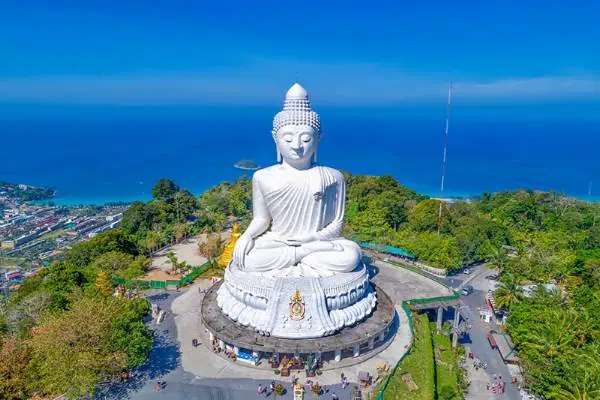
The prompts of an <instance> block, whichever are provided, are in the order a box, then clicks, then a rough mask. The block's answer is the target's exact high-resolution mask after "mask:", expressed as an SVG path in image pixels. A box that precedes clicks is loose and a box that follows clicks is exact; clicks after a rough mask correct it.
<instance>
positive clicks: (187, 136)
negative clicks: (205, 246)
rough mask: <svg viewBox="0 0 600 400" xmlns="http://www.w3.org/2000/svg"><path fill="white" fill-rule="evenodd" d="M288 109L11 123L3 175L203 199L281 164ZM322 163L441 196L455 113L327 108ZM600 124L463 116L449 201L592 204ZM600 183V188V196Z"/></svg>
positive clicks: (3, 135) (454, 141) (72, 194)
mask: <svg viewBox="0 0 600 400" xmlns="http://www.w3.org/2000/svg"><path fill="white" fill-rule="evenodd" d="M276 111H277V110H276V109H270V108H259V107H254V108H231V109H225V108H210V107H209V108H199V109H197V110H195V109H192V110H190V109H185V110H182V109H178V108H170V109H169V108H167V109H160V108H159V109H152V108H138V109H130V110H127V109H126V110H124V111H123V110H121V111H118V112H117V111H115V110H103V109H98V110H93V112H92V111H90V110H87V111H79V112H71V113H63V112H57V111H55V110H54V111H53V110H45V111H44V112H39V110H37V112H36V113H35V115H34V116H32V117H29V116H28V115H27V114H26V113H22V112H21V114H19V115H15V116H11V115H10V113H5V114H3V115H1V116H2V118H1V119H0V139H1V141H0V180H6V181H9V182H17V183H27V184H33V185H47V186H52V187H54V188H55V189H56V191H57V197H56V199H55V202H56V203H58V204H100V203H106V202H114V201H133V200H138V199H139V200H144V199H148V198H149V197H150V192H151V188H152V186H153V184H154V183H155V182H156V181H157V180H158V179H160V178H163V177H166V178H171V179H173V180H174V181H175V182H176V183H178V184H179V185H180V186H182V187H185V188H188V189H189V190H191V191H192V192H194V193H200V192H202V191H204V190H205V189H207V188H209V187H211V186H213V185H216V184H218V183H219V182H221V181H224V180H233V179H235V178H236V177H238V176H240V175H242V174H244V173H246V174H248V172H245V171H241V170H239V169H236V168H234V166H233V165H234V163H235V162H236V161H238V160H240V159H252V160H254V161H255V162H256V163H258V164H259V165H260V166H267V165H270V164H272V163H274V162H275V157H276V153H275V146H274V143H273V140H272V137H271V132H270V131H271V121H272V117H273V115H274V113H275V112H276ZM317 111H319V112H320V113H321V118H322V123H323V127H324V132H323V136H322V141H321V146H320V148H319V162H320V163H321V164H323V165H330V166H333V167H335V168H338V169H341V170H346V171H350V172H352V173H353V174H370V175H382V174H389V175H392V176H394V177H395V178H396V179H398V181H400V182H401V183H402V184H404V185H406V186H408V187H410V188H412V189H415V190H416V191H418V192H420V193H423V194H427V195H432V196H439V195H440V188H439V186H440V168H441V158H442V150H443V142H444V119H445V115H444V111H443V108H442V109H441V110H438V111H440V112H437V114H435V113H431V114H422V115H418V116H414V115H410V113H395V112H393V110H391V111H390V110H388V111H387V112H378V111H377V110H374V111H373V110H372V111H369V110H366V111H365V110H351V109H319V110H317ZM599 132H600V122H598V121H593V120H587V121H585V120H584V121H571V120H554V121H546V120H544V119H543V118H537V119H533V120H527V119H526V118H521V119H519V120H510V119H506V118H494V117H485V118H472V117H469V116H465V115H461V114H460V112H455V113H454V115H453V118H452V121H451V125H450V131H449V136H448V157H447V167H446V179H445V190H444V193H443V195H444V196H445V197H451V196H452V197H468V196H476V195H479V194H480V193H482V192H484V191H489V192H495V191H500V190H512V189H517V188H528V189H541V190H553V191H559V192H564V193H567V194H569V195H573V196H576V197H579V198H584V199H590V200H594V199H598V198H599V197H597V196H596V193H600V163H599V161H598V150H599V149H600V136H599V135H598V133H599ZM595 188H597V190H596V189H595Z"/></svg>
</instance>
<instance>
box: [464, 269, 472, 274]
mask: <svg viewBox="0 0 600 400" xmlns="http://www.w3.org/2000/svg"><path fill="white" fill-rule="evenodd" d="M463 274H465V275H470V274H471V270H470V269H469V268H465V270H464V271H463Z"/></svg>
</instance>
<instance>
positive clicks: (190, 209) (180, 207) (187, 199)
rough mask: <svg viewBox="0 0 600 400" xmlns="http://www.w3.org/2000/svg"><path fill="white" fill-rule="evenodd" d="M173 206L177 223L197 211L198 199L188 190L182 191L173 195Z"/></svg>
mask: <svg viewBox="0 0 600 400" xmlns="http://www.w3.org/2000/svg"><path fill="white" fill-rule="evenodd" d="M174 206H175V213H176V218H177V221H179V222H181V221H185V220H186V219H188V218H189V217H190V216H191V215H192V214H193V213H194V212H195V211H196V210H197V209H198V199H196V197H194V195H193V194H192V193H190V191H189V190H187V189H183V190H180V191H179V192H177V193H176V194H175V197H174Z"/></svg>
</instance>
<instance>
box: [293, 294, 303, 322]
mask: <svg viewBox="0 0 600 400" xmlns="http://www.w3.org/2000/svg"><path fill="white" fill-rule="evenodd" d="M290 319H291V320H296V321H298V320H302V319H304V300H303V299H302V296H301V295H300V291H299V290H298V289H296V291H295V292H294V295H293V296H292V298H291V299H290Z"/></svg>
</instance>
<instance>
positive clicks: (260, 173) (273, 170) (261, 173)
mask: <svg viewBox="0 0 600 400" xmlns="http://www.w3.org/2000/svg"><path fill="white" fill-rule="evenodd" d="M280 169H281V166H280V165H278V164H275V165H271V166H270V167H265V168H261V169H258V170H256V171H255V172H254V175H252V178H253V179H255V180H261V179H264V178H268V177H270V176H273V175H276V174H277V173H278V172H280V171H279V170H280Z"/></svg>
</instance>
